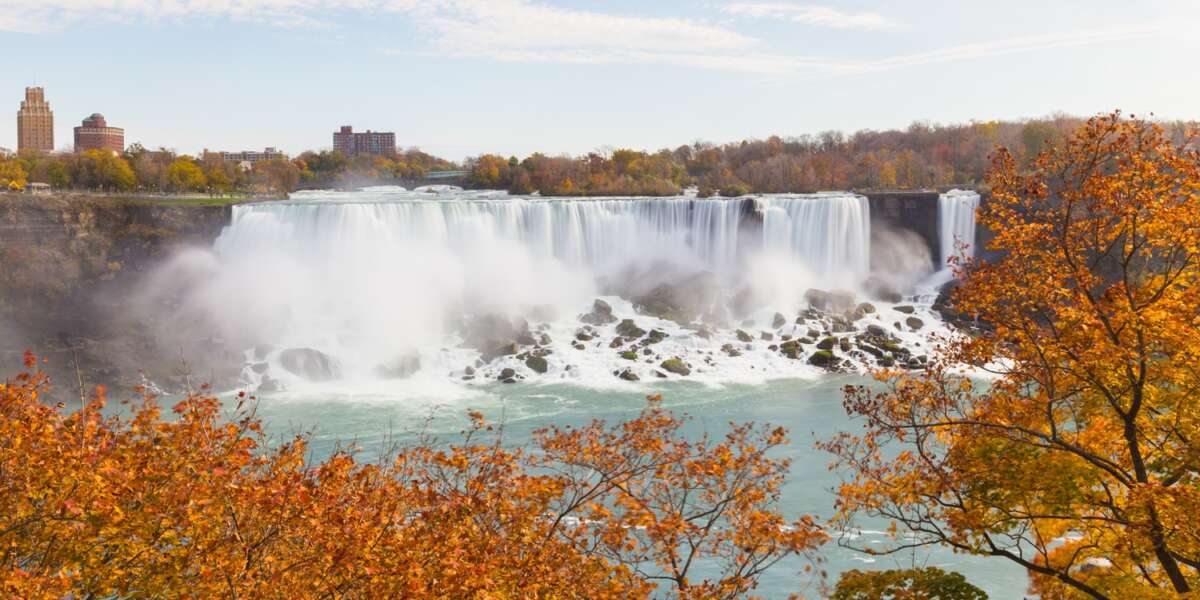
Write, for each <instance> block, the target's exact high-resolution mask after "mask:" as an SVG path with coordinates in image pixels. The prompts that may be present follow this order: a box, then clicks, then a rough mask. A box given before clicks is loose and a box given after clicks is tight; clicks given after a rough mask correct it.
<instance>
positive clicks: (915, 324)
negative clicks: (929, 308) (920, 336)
mask: <svg viewBox="0 0 1200 600" xmlns="http://www.w3.org/2000/svg"><path fill="white" fill-rule="evenodd" d="M904 324H905V325H908V326H909V327H910V328H912V330H913V331H917V330H918V329H920V328H922V327H924V326H925V321H922V320H920V319H918V318H916V317H909V318H907V319H905V320H904Z"/></svg>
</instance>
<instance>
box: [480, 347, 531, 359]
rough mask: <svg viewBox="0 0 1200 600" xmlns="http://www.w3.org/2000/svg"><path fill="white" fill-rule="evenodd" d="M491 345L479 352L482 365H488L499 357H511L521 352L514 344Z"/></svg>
mask: <svg viewBox="0 0 1200 600" xmlns="http://www.w3.org/2000/svg"><path fill="white" fill-rule="evenodd" d="M493 344H495V345H494V346H489V347H488V348H487V349H486V350H483V351H482V352H480V358H482V359H483V362H484V363H490V362H492V361H493V360H496V359H497V358H500V357H501V356H512V355H514V354H516V353H518V352H520V351H521V347H520V346H519V345H517V343H516V342H493Z"/></svg>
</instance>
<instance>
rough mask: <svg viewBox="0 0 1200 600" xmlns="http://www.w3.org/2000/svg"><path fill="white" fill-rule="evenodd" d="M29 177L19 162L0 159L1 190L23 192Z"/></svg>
mask: <svg viewBox="0 0 1200 600" xmlns="http://www.w3.org/2000/svg"><path fill="white" fill-rule="evenodd" d="M27 177H28V174H27V173H26V172H25V169H23V168H22V167H21V164H20V163H19V162H17V161H16V160H9V159H4V158H0V190H23V189H25V184H26V182H27Z"/></svg>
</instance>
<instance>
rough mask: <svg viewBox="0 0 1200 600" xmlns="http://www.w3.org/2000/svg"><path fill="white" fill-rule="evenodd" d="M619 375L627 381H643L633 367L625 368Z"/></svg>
mask: <svg viewBox="0 0 1200 600" xmlns="http://www.w3.org/2000/svg"><path fill="white" fill-rule="evenodd" d="M617 377H620V378H621V379H624V380H625V381H641V379H642V378H641V377H638V374H637V373H634V372H633V369H625V370H623V371H620V372H619V373H618V374H617Z"/></svg>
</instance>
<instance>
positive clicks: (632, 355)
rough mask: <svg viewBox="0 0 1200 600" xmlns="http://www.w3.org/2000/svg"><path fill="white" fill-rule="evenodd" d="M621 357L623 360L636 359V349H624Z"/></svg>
mask: <svg viewBox="0 0 1200 600" xmlns="http://www.w3.org/2000/svg"><path fill="white" fill-rule="evenodd" d="M621 358H623V359H625V360H637V351H636V350H626V351H624V352H622V353H621Z"/></svg>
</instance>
